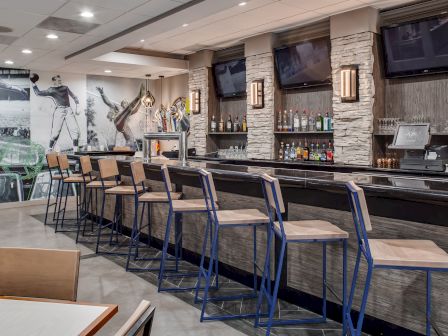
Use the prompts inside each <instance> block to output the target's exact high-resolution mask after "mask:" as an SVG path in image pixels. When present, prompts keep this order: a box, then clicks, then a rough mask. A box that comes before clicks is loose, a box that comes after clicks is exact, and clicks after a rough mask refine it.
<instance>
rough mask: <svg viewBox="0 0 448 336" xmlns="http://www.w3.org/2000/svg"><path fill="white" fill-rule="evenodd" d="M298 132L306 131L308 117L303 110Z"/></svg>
mask: <svg viewBox="0 0 448 336" xmlns="http://www.w3.org/2000/svg"><path fill="white" fill-rule="evenodd" d="M300 131H302V132H306V131H308V116H307V115H306V110H303V113H302V118H301V119H300Z"/></svg>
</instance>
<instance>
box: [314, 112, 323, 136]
mask: <svg viewBox="0 0 448 336" xmlns="http://www.w3.org/2000/svg"><path fill="white" fill-rule="evenodd" d="M323 130H324V120H323V118H322V115H321V114H320V113H318V114H317V117H316V131H318V132H322V131H323Z"/></svg>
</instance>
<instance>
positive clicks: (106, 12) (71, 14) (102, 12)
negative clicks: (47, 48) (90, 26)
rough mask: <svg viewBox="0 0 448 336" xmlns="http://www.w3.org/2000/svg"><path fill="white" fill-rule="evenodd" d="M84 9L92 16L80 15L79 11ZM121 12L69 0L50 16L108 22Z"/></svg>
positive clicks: (100, 22) (121, 12)
mask: <svg viewBox="0 0 448 336" xmlns="http://www.w3.org/2000/svg"><path fill="white" fill-rule="evenodd" d="M85 10H89V11H91V12H92V13H93V14H94V17H92V18H83V17H81V16H80V13H81V12H82V11H85ZM121 14H123V11H122V10H118V9H111V8H105V7H99V6H93V5H84V4H81V3H78V2H73V1H70V2H68V3H66V4H65V5H64V6H62V7H61V8H60V9H59V10H57V11H56V12H54V13H53V14H52V16H56V17H60V18H64V19H71V20H78V21H83V22H94V23H99V24H102V23H106V22H109V21H111V20H113V19H116V18H117V17H119V16H120V15H121Z"/></svg>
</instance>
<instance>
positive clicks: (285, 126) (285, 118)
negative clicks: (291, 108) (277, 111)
mask: <svg viewBox="0 0 448 336" xmlns="http://www.w3.org/2000/svg"><path fill="white" fill-rule="evenodd" d="M282 131H283V132H288V112H286V110H285V111H284V112H283V128H282Z"/></svg>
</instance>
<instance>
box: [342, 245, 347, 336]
mask: <svg viewBox="0 0 448 336" xmlns="http://www.w3.org/2000/svg"><path fill="white" fill-rule="evenodd" d="M342 244H343V252H342V336H346V335H347V321H346V319H347V316H346V313H347V302H346V301H347V239H344V240H343V242H342Z"/></svg>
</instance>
